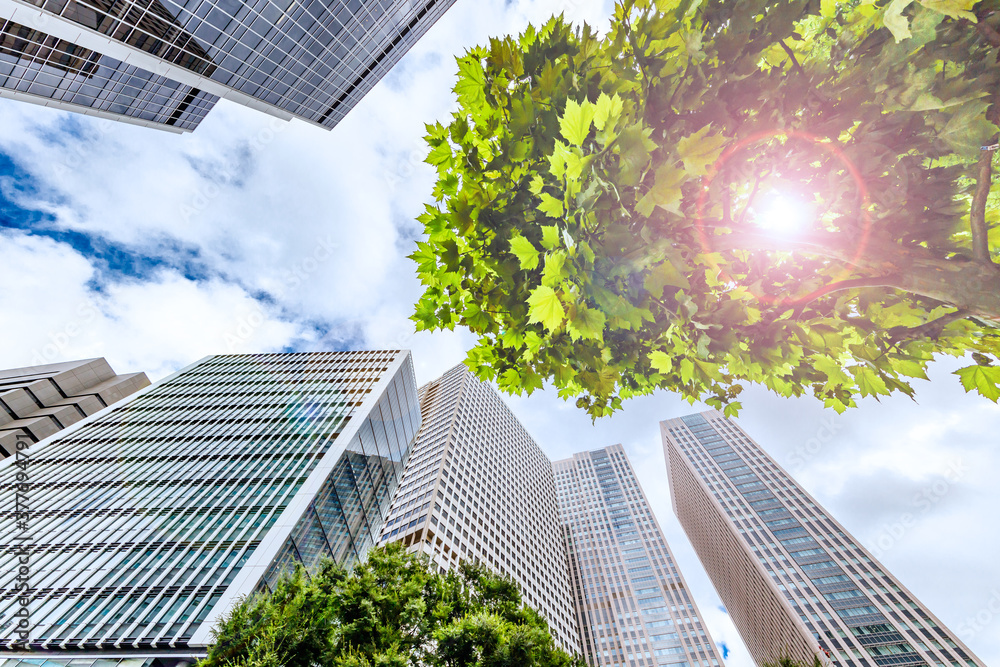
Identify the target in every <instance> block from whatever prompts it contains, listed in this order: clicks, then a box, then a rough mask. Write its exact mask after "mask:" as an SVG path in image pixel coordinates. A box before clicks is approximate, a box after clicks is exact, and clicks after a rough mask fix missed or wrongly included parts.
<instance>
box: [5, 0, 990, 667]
mask: <svg viewBox="0 0 1000 667" xmlns="http://www.w3.org/2000/svg"><path fill="white" fill-rule="evenodd" d="M560 11H565V12H566V14H567V16H569V17H571V18H573V19H576V20H584V19H586V20H588V21H590V22H591V23H593V24H595V25H602V24H605V23H606V22H607V17H608V15H609V12H610V4H609V3H608V2H605V1H604V0H565V1H564V2H541V1H531V0H511V1H509V2H504V1H502V0H478V1H473V0H459V1H458V2H457V3H456V4H455V6H454V7H453V8H452V9H451V10H450V11H449V12H448V14H447V15H446V16H445V17H444V18H443V19H442V20H441V21H440V22H439V23H438V24H437V25H436V26H435V27H434V28H433V29H432V30H431V32H430V33H429V34H428V35H427V36H426V37H425V38H424V39H423V40H422V41H421V42H420V43H419V44H418V45H417V46H416V47H415V48H414V49H413V50H412V51H411V53H410V54H409V55H408V56H407V57H406V58H405V59H404V60H403V62H401V63H400V65H399V66H397V67H396V69H395V70H394V71H393V72H392V73H391V74H390V76H389V77H387V78H386V80H384V81H383V82H382V83H380V84H379V85H378V86H377V87H376V88H375V90H373V91H372V92H371V93H370V94H369V95H368V96H367V97H366V98H365V99H364V100H363V102H362V103H361V104H360V105H359V106H358V107H357V108H356V109H355V110H354V111H353V112H352V113H351V114H350V115H349V117H348V118H347V119H346V120H345V121H344V122H343V123H341V125H340V126H339V127H338V128H336V129H335V130H334V131H332V132H325V131H323V130H320V129H318V128H315V127H312V126H309V125H306V124H304V123H300V122H292V123H284V122H280V121H275V120H274V119H272V118H270V117H269V116H266V115H263V114H260V113H257V112H254V111H251V110H249V109H245V108H242V107H239V106H236V105H232V104H229V103H226V102H221V103H220V104H219V105H218V106H217V107H216V109H215V110H213V111H212V113H211V114H210V115H209V116H208V119H207V120H206V121H205V122H204V123H203V124H202V126H201V127H200V128H199V129H198V130H197V131H196V132H194V133H192V134H188V135H184V136H176V135H172V134H167V133H162V132H156V131H152V130H148V129H144V128H137V127H132V126H129V125H126V124H122V123H114V122H110V121H100V120H95V119H91V118H87V117H83V116H77V115H71V114H66V113H62V112H56V111H52V110H50V109H44V108H41V107H36V106H33V105H26V104H21V103H16V102H11V101H7V100H0V285H3V287H4V288H3V289H2V290H0V327H2V328H0V330H2V331H3V332H4V342H5V344H4V345H3V347H2V348H0V367H15V366H19V365H26V364H30V363H44V362H50V361H59V360H65V359H78V358H84V357H91V356H104V357H107V358H108V360H109V361H110V362H111V363H112V365H113V366H114V367H115V369H116V370H118V371H119V372H131V371H139V370H142V371H146V372H147V373H148V374H149V375H150V377H151V378H153V379H158V378H160V377H163V376H164V375H166V374H168V373H170V372H172V371H174V370H176V369H178V368H180V367H182V366H185V365H187V364H188V363H191V362H192V361H194V360H196V359H199V358H201V357H203V356H206V355H208V354H215V353H229V352H264V351H274V350H312V349H347V348H354V347H393V348H397V347H403V348H410V349H412V350H413V351H414V358H415V363H416V366H417V372H418V380H420V381H421V382H423V381H427V380H430V379H433V378H434V377H436V376H437V375H438V374H440V373H441V372H443V371H444V370H446V369H447V368H449V367H450V366H452V365H453V364H455V363H458V362H459V361H460V360H461V359H462V357H463V355H464V351H465V349H467V347H468V346H469V345H470V342H471V340H470V337H469V336H468V334H466V333H464V332H462V331H455V332H443V333H435V334H433V335H432V334H426V333H423V334H419V335H416V334H414V332H413V328H412V326H411V324H410V322H409V321H408V319H407V318H408V316H409V314H410V309H411V307H412V303H413V302H414V301H415V300H416V298H417V296H418V295H419V293H420V286H419V284H418V283H417V281H416V279H415V277H414V268H413V266H412V265H411V263H410V262H409V261H408V260H406V259H405V256H406V255H407V254H409V253H410V252H411V247H412V243H413V240H414V239H415V238H416V236H417V234H418V233H419V227H418V226H417V225H416V223H415V222H414V218H415V217H416V215H418V214H419V213H420V211H421V210H422V205H423V203H424V201H426V200H427V199H428V198H429V193H430V191H431V186H432V183H433V174H432V171H431V169H430V168H429V167H427V166H426V165H423V164H422V158H423V150H424V149H423V145H422V142H421V136H422V134H423V131H424V123H425V122H433V121H435V120H438V119H444V118H445V117H446V115H447V114H448V113H449V111H450V110H451V108H452V105H453V103H454V102H453V96H452V93H451V92H450V89H451V87H452V85H453V83H454V70H455V67H454V61H453V56H454V55H456V54H458V53H460V52H461V51H462V50H463V49H464V48H466V47H468V46H472V45H474V44H476V43H481V42H484V41H485V40H486V39H487V38H488V37H489V36H491V35H496V34H500V33H508V32H518V31H520V30H522V29H523V28H524V26H525V24H526V22H527V21H529V20H531V21H535V22H536V23H537V22H539V21H540V20H544V19H545V18H546V17H547V16H549V15H550V14H552V13H553V12H556V13H558V12H560ZM953 366H954V364H950V363H949V362H948V361H945V362H942V363H940V364H938V366H937V367H936V368H935V369H934V372H933V373H932V382H930V383H926V382H921V383H919V385H920V386H918V388H917V390H918V391H917V401H911V400H909V399H907V398H905V397H895V398H890V399H887V400H883V401H882V402H881V403H878V402H875V401H867V402H864V403H863V404H862V406H861V407H860V408H858V409H857V410H852V411H850V412H849V413H847V414H845V415H843V416H837V415H835V414H834V413H830V412H829V411H826V410H824V409H823V408H822V406H821V405H819V404H816V403H813V402H812V401H809V400H793V399H783V398H778V397H775V396H773V395H770V394H767V393H766V392H764V391H761V390H758V389H752V390H750V391H749V392H748V395H747V398H746V400H744V401H743V402H744V405H745V409H744V412H743V416H742V417H741V420H740V421H741V424H742V425H743V426H744V427H745V428H746V429H747V430H748V431H749V432H750V434H751V435H752V436H754V437H755V438H756V439H757V440H758V441H760V442H761V444H762V445H764V447H765V448H766V449H767V450H768V451H769V452H771V453H772V455H774V456H775V457H776V458H777V460H778V461H779V463H781V464H782V465H783V466H785V467H786V468H787V469H788V470H789V472H790V473H792V475H793V476H795V477H796V478H797V479H799V480H800V481H801V482H802V483H803V485H804V486H805V487H806V488H807V489H808V490H809V491H810V492H811V493H812V494H813V495H814V496H815V497H816V498H817V500H818V501H819V502H820V503H821V504H823V505H824V506H826V507H827V508H828V509H829V510H830V511H831V512H832V513H833V515H834V516H835V517H836V518H837V519H839V520H840V521H841V522H842V523H843V524H845V526H846V527H847V528H848V529H849V530H851V531H852V532H854V534H855V535H856V537H857V538H858V539H859V540H860V541H861V542H862V543H864V544H865V545H867V546H869V547H871V548H873V549H876V548H877V549H878V550H879V553H880V557H881V559H882V561H883V563H884V564H885V566H886V567H887V568H888V569H889V570H890V571H892V572H893V573H894V574H895V575H896V576H897V577H899V578H900V579H901V580H902V581H903V583H904V584H905V585H906V586H907V587H909V588H910V589H911V591H912V592H913V593H914V594H915V595H916V596H917V597H918V598H920V599H921V600H923V601H924V602H925V603H926V604H927V605H928V606H929V607H930V609H931V610H932V611H933V612H934V613H935V614H937V615H938V616H939V617H940V618H941V619H942V621H944V622H945V623H946V624H948V625H949V626H951V627H952V629H953V630H955V631H956V632H959V634H960V636H962V638H963V639H964V640H966V642H967V643H968V644H969V645H970V647H971V648H972V649H973V650H974V651H976V652H977V653H978V655H979V656H980V658H982V659H983V660H984V661H986V662H987V663H993V664H1000V614H996V613H994V612H993V611H991V607H992V609H1000V568H998V566H997V560H996V554H997V553H1000V521H998V520H997V518H996V514H995V508H996V507H998V506H1000V485H998V484H996V481H995V477H996V471H998V470H1000V454H998V449H997V442H998V436H997V434H998V433H1000V409H998V408H997V406H996V405H994V404H992V403H989V402H988V401H986V400H985V399H982V398H981V397H978V396H973V395H968V394H965V393H964V392H963V391H962V390H961V388H960V386H959V384H958V381H957V378H955V377H954V376H952V375H951V374H950V371H951V370H952V367H953ZM510 404H511V406H512V408H513V410H514V412H515V413H516V414H517V415H518V416H519V418H520V419H521V420H522V421H523V422H524V423H525V425H526V426H527V427H528V430H529V431H530V432H531V433H532V434H533V435H534V437H535V438H536V439H537V440H538V441H539V443H540V444H541V445H542V447H543V448H544V449H545V451H546V452H547V453H548V454H549V456H550V457H552V458H553V459H557V458H563V457H566V456H568V455H570V454H571V453H572V452H574V451H577V450H579V449H584V448H587V449H590V448H596V447H602V446H605V445H609V444H613V443H616V442H620V443H622V444H623V445H624V446H625V447H626V449H627V451H628V452H629V455H630V457H631V458H632V460H633V463H634V464H635V466H636V468H637V469H638V471H639V475H640V478H641V481H642V482H643V485H644V488H645V490H646V493H647V495H648V496H649V498H650V501H651V502H652V503H653V505H654V510H655V512H656V515H657V517H658V519H659V521H660V523H661V525H662V527H663V528H664V531H665V532H666V534H667V537H668V539H669V541H670V543H671V546H672V548H673V550H674V551H675V553H676V556H677V559H678V562H679V564H680V566H681V569H682V571H683V573H684V575H685V577H686V578H687V580H688V582H689V584H690V586H691V588H692V590H693V592H694V595H695V598H696V600H697V601H698V603H699V605H700V606H701V608H702V611H703V614H704V615H705V617H706V620H707V622H708V624H709V627H710V630H711V631H712V633H713V635H714V637H715V639H716V640H717V641H720V642H723V641H724V642H725V643H726V644H727V647H728V649H729V650H730V655H729V658H728V660H727V664H729V665H733V666H735V667H749V665H751V664H752V661H751V660H750V658H749V656H748V654H747V652H746V649H745V647H744V646H743V643H742V641H741V640H740V638H739V636H738V635H737V634H736V632H735V630H734V629H733V627H732V624H731V623H730V622H729V620H728V618H727V617H726V615H725V614H724V612H723V611H722V610H721V608H720V602H719V600H718V598H717V596H716V595H715V592H714V590H713V589H712V587H711V584H710V582H709V581H708V579H707V577H706V575H705V573H704V571H703V570H702V568H701V565H700V563H699V562H698V559H697V556H696V555H695V554H694V552H693V550H692V549H691V547H690V545H689V543H688V541H687V539H686V537H685V536H684V534H683V531H682V530H681V529H680V526H679V525H678V523H677V521H676V519H675V518H674V516H673V514H672V511H671V508H670V506H669V497H668V489H667V483H666V478H665V476H666V472H665V468H664V462H663V452H662V447H661V444H660V442H659V435H658V427H657V422H658V421H659V420H661V419H666V418H670V417H675V416H680V415H683V414H687V413H689V412H691V411H693V410H694V409H696V408H692V407H690V406H688V405H687V404H686V403H684V402H682V401H680V400H679V399H678V398H677V397H675V396H672V395H669V394H666V393H663V394H658V395H655V396H650V397H646V398H643V399H638V400H634V401H632V402H630V403H629V404H627V406H626V409H625V411H624V412H622V413H621V414H619V415H617V416H615V417H613V418H611V419H607V420H603V421H601V422H599V423H598V424H596V425H592V424H591V422H590V420H589V418H588V417H587V416H586V415H585V414H583V413H581V412H580V411H579V410H577V409H576V408H575V407H573V406H572V405H571V404H566V403H563V402H561V401H559V399H558V398H557V397H556V396H555V395H554V392H551V391H544V392H538V393H536V394H534V395H533V396H531V397H514V398H512V399H510ZM907 515H909V516H910V517H911V518H912V520H907V521H905V522H904V521H903V517H905V516H907ZM904 524H905V525H904ZM900 526H902V528H900ZM994 616H996V618H994ZM977 617H978V618H977Z"/></svg>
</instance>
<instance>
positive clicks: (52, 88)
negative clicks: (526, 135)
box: [0, 0, 454, 131]
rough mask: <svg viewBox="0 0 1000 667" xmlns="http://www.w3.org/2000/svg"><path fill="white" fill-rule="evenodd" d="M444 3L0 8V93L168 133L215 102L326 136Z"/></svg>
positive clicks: (96, 1)
mask: <svg viewBox="0 0 1000 667" xmlns="http://www.w3.org/2000/svg"><path fill="white" fill-rule="evenodd" d="M453 2H454V0H352V1H351V2H336V3H329V2H321V1H320V0H252V1H249V2H243V1H241V0H0V18H2V19H3V20H4V24H3V26H4V27H3V31H2V33H0V40H2V41H0V87H2V89H3V93H2V94H3V95H5V96H7V97H15V98H17V99H21V100H25V101H33V102H36V103H40V104H45V105H50V106H57V107H60V108H65V109H70V110H75V111H81V112H83V113H89V114H94V115H99V116H104V117H109V118H115V119H118V120H126V121H129V122H133V123H139V124H143V125H148V126H151V127H159V128H162V129H169V130H174V131H186V130H191V129H194V127H196V126H197V125H198V123H199V122H201V120H202V119H203V118H204V117H205V115H206V114H207V113H208V111H209V110H211V108H212V107H213V106H214V105H215V103H216V102H217V101H218V99H219V98H224V99H229V100H232V101H234V102H237V103H239V104H243V105H245V106H249V107H252V108H255V109H258V110H260V111H264V112H266V113H269V114H271V115H273V116H276V117H278V118H281V119H283V120H290V119H292V118H299V119H301V120H304V121H306V122H309V123H312V124H314V125H318V126H320V127H325V128H327V129H329V128H332V127H334V126H335V125H336V124H337V123H339V122H340V120H341V119H343V118H344V116H345V115H346V114H347V112H348V111H350V110H351V109H352V108H353V107H354V106H355V105H356V104H357V103H358V101H360V99H361V98H362V97H364V95H365V94H366V93H367V92H368V91H369V90H371V88H372V87H373V86H374V85H375V84H376V83H377V82H378V81H379V80H380V79H381V78H382V77H383V76H385V75H386V73H388V71H389V70H390V69H391V68H392V66H393V65H395V64H396V63H397V62H398V61H399V59H400V58H402V56H403V55H404V54H405V53H406V52H407V51H408V50H409V49H410V47H411V46H413V44H415V43H416V41H417V40H418V39H419V38H420V37H421V36H423V34H424V33H425V32H426V31H427V30H428V29H429V28H430V26H431V25H433V24H434V22H435V21H436V20H437V19H438V18H440V17H441V15H442V14H444V12H445V11H446V10H447V9H448V8H449V7H450V6H451V4H452V3H453Z"/></svg>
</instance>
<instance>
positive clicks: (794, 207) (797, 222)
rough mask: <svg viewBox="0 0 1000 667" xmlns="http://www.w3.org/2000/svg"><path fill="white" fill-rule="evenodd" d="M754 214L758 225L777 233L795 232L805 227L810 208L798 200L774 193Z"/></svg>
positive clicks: (766, 198)
mask: <svg viewBox="0 0 1000 667" xmlns="http://www.w3.org/2000/svg"><path fill="white" fill-rule="evenodd" d="M754 213H755V214H756V215H755V216H754V220H755V222H756V223H757V225H759V226H761V227H763V228H764V229H769V230H771V231H775V232H794V231H798V230H800V229H802V228H803V227H805V225H806V224H807V222H808V220H809V207H808V206H806V205H805V204H804V203H803V202H801V201H799V200H798V199H797V198H793V197H788V196H787V195H784V194H782V193H780V192H772V193H770V194H769V195H768V196H767V197H765V198H764V201H763V203H762V205H761V206H760V207H759V208H757V209H756V210H755V211H754Z"/></svg>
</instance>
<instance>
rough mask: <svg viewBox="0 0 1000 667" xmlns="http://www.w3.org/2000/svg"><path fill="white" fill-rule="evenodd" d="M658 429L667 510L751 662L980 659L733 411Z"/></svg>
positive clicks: (970, 664)
mask: <svg viewBox="0 0 1000 667" xmlns="http://www.w3.org/2000/svg"><path fill="white" fill-rule="evenodd" d="M660 427H661V429H660V430H661V434H662V436H663V447H664V453H665V455H666V459H667V469H668V473H669V477H670V492H671V499H672V501H673V505H674V511H675V512H676V513H677V516H678V518H679V519H680V522H681V525H682V526H683V527H684V530H685V531H686V532H687V534H688V537H690V539H691V542H692V543H693V544H694V548H695V551H697V552H698V556H699V557H700V558H701V561H702V563H703V564H704V565H705V569H706V570H708V574H709V576H710V577H711V579H712V582H713V583H714V584H715V587H716V589H717V590H718V592H719V596H720V597H721V598H722V601H723V602H724V603H725V605H726V608H727V609H728V611H729V614H730V616H731V617H732V619H733V622H734V623H735V625H736V628H737V629H738V630H739V631H740V634H741V635H742V636H743V639H744V641H745V642H746V644H747V648H748V649H749V650H750V654H751V655H752V656H753V658H754V660H755V661H756V662H757V663H758V664H762V663H764V662H773V661H775V660H776V659H777V658H779V657H780V656H781V655H782V654H784V655H790V656H791V657H793V658H795V659H798V660H800V661H805V662H811V661H812V660H813V656H818V657H820V659H821V660H822V661H823V662H824V663H827V664H832V665H836V666H838V667H859V666H864V667H874V666H876V665H878V666H885V665H907V666H921V667H985V665H984V664H983V662H982V661H981V660H979V659H978V658H977V657H976V656H975V655H973V654H972V652H971V651H970V650H969V649H968V647H966V646H965V645H964V644H963V643H962V642H961V640H960V639H959V638H958V637H957V636H956V635H955V634H954V633H953V632H951V631H950V630H949V629H948V628H946V627H945V626H944V625H942V624H941V622H940V621H939V620H938V619H937V618H936V617H935V616H934V615H933V614H932V613H931V612H930V610H928V609H927V608H926V607H925V606H924V605H923V604H921V603H920V602H919V601H918V600H917V599H916V598H915V597H914V596H913V594H912V593H910V592H909V591H908V590H907V589H906V588H905V587H904V586H903V584H902V583H900V582H899V580H897V579H896V578H895V577H893V576H892V575H891V574H890V573H889V572H887V571H886V569H885V568H884V567H883V566H882V565H881V564H880V563H879V562H878V561H876V560H875V559H874V558H873V557H872V555H871V554H870V553H869V552H868V551H867V550H866V549H865V548H864V547H863V546H861V544H860V543H859V542H858V541H857V540H855V539H854V537H852V536H851V535H850V534H849V533H848V532H847V531H846V530H845V529H844V527H843V526H841V525H840V524H839V523H837V521H836V520H835V519H834V518H833V517H831V516H830V515H829V514H828V513H827V512H826V510H824V509H823V508H822V507H821V506H820V505H819V503H817V502H816V500H815V499H814V498H813V497H812V496H810V495H809V494H808V493H807V492H806V491H805V490H804V489H803V488H802V487H801V486H799V485H798V484H797V483H796V482H795V480H793V479H792V478H791V477H790V476H789V475H788V473H786V472H785V471H784V470H783V469H782V468H781V466H779V465H778V464H777V463H776V462H775V461H774V459H773V458H771V457H770V456H768V454H767V453H766V452H765V451H764V450H763V449H761V447H760V446H759V445H758V444H757V443H756V442H754V441H753V440H752V439H751V438H750V437H749V436H748V435H747V434H746V433H745V432H744V431H743V430H742V429H741V428H740V427H739V426H738V425H737V424H736V423H735V422H734V421H731V420H728V419H726V418H725V417H724V416H723V415H722V414H721V413H720V412H717V411H714V410H711V411H708V412H703V413H700V414H695V415H689V416H687V417H682V418H680V419H671V420H668V421H664V422H662V423H661V425H660Z"/></svg>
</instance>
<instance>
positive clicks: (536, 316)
mask: <svg viewBox="0 0 1000 667" xmlns="http://www.w3.org/2000/svg"><path fill="white" fill-rule="evenodd" d="M564 319H566V310H565V309H564V308H563V305H562V302H560V301H559V295H557V294H556V293H555V290H553V289H552V288H551V287H549V286H548V285H540V286H538V287H536V288H535V289H533V290H532V291H531V296H529V297H528V321H529V322H531V323H540V324H541V325H542V326H543V327H545V328H546V329H548V330H549V331H555V330H556V329H558V328H559V327H560V326H562V323H563V320H564Z"/></svg>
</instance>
